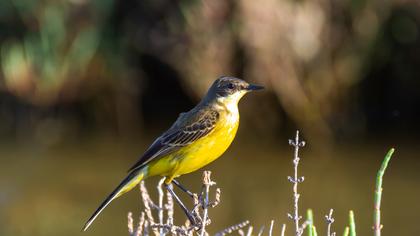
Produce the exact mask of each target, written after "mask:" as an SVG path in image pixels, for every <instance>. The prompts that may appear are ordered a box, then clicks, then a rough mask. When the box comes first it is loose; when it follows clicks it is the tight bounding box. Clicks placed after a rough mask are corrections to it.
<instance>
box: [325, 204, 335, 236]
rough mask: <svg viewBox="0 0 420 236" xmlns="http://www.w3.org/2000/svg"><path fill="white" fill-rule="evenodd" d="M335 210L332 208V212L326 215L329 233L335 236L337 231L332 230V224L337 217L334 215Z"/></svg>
mask: <svg viewBox="0 0 420 236" xmlns="http://www.w3.org/2000/svg"><path fill="white" fill-rule="evenodd" d="M333 212H334V210H333V209H330V213H329V214H328V215H326V216H325V221H327V235H328V236H335V232H331V226H332V224H333V223H334V221H335V219H334V218H333V217H332V215H333Z"/></svg>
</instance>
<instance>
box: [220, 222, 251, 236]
mask: <svg viewBox="0 0 420 236" xmlns="http://www.w3.org/2000/svg"><path fill="white" fill-rule="evenodd" d="M247 225H249V220H246V221H244V222H241V223H239V224H236V225H232V226H229V227H228V228H226V229H224V230H222V231H220V232H218V233H216V234H215V235H216V236H224V235H226V234H230V233H232V232H234V231H237V230H241V229H242V228H244V227H245V226H247Z"/></svg>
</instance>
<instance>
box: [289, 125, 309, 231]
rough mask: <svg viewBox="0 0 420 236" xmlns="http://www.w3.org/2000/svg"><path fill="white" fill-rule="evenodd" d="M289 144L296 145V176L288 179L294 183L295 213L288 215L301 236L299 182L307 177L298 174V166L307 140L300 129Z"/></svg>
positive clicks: (294, 162) (294, 158) (294, 166)
mask: <svg viewBox="0 0 420 236" xmlns="http://www.w3.org/2000/svg"><path fill="white" fill-rule="evenodd" d="M289 145H291V146H293V147H294V155H293V168H294V176H293V177H291V176H288V177H287V179H288V180H289V181H290V182H291V183H293V200H294V202H293V203H294V204H293V210H294V211H293V215H292V214H290V213H289V214H288V217H289V218H290V219H292V220H293V221H294V223H295V235H296V236H301V235H302V234H303V230H304V229H303V227H302V226H301V225H300V223H299V221H300V219H301V218H302V216H300V215H299V198H300V194H299V193H298V184H299V183H302V182H303V181H304V180H305V178H304V177H303V176H301V177H299V176H298V167H299V160H300V158H299V148H300V147H304V146H305V141H300V140H299V131H298V130H297V131H296V136H295V140H292V139H290V140H289Z"/></svg>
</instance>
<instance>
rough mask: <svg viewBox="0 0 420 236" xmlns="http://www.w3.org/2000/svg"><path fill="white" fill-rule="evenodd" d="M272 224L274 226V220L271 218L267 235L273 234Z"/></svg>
mask: <svg viewBox="0 0 420 236" xmlns="http://www.w3.org/2000/svg"><path fill="white" fill-rule="evenodd" d="M273 226H274V220H271V223H270V230H269V231H268V236H272V235H273Z"/></svg>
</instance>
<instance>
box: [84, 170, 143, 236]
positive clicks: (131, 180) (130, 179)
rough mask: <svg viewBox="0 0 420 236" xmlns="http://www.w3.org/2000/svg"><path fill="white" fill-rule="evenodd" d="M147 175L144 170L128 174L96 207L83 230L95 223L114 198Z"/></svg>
mask: <svg viewBox="0 0 420 236" xmlns="http://www.w3.org/2000/svg"><path fill="white" fill-rule="evenodd" d="M144 177H145V171H144V170H142V169H141V170H138V171H133V172H131V173H129V174H128V176H127V177H125V179H124V180H123V181H121V183H120V184H119V185H118V187H117V188H116V189H115V190H114V191H112V193H111V194H110V195H109V196H108V197H107V198H106V199H105V200H104V201H103V202H102V204H101V205H100V206H99V207H98V209H96V211H95V212H94V213H93V214H92V216H91V217H90V218H89V220H88V221H87V222H86V224H85V226H83V229H82V230H83V231H86V230H87V229H88V228H89V226H90V225H91V224H92V223H93V221H94V220H95V219H96V217H98V215H99V214H100V213H101V212H102V210H103V209H105V207H107V206H108V204H109V203H111V202H112V200H114V199H116V198H117V197H119V196H121V195H123V194H124V193H126V192H128V191H130V190H131V189H133V188H134V187H135V186H136V185H137V184H138V183H140V181H142V180H143V178H144Z"/></svg>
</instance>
